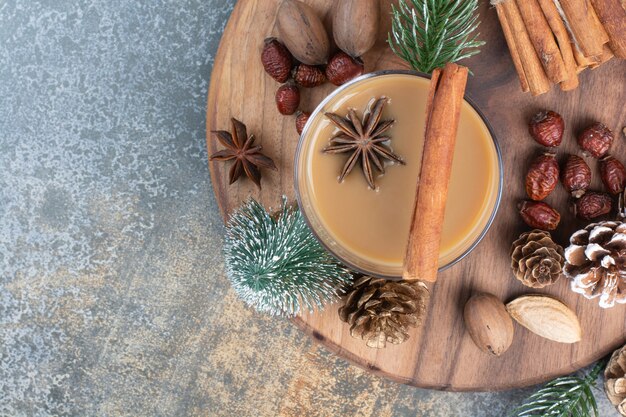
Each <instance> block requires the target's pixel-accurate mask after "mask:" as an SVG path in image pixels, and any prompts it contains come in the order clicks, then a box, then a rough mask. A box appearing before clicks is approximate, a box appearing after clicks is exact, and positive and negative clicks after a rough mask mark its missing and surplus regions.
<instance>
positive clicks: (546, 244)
mask: <svg viewBox="0 0 626 417" xmlns="http://www.w3.org/2000/svg"><path fill="white" fill-rule="evenodd" d="M564 260H565V259H564V256H563V248H562V247H561V246H560V245H557V244H556V243H554V241H553V240H552V237H551V236H550V233H548V232H545V231H543V230H533V231H531V232H526V233H522V235H521V236H520V237H519V239H517V240H516V241H515V242H513V245H512V247H511V269H513V274H515V278H517V279H518V280H520V281H521V282H522V284H524V285H526V286H527V287H532V288H543V287H545V286H547V285H551V284H554V283H555V282H556V281H557V280H558V279H559V277H560V276H561V269H562V268H563V263H564Z"/></svg>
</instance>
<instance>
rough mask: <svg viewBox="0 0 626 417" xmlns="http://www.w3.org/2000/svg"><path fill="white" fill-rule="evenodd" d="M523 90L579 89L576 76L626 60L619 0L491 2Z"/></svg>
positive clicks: (625, 13) (625, 17) (625, 19)
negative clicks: (612, 60)
mask: <svg viewBox="0 0 626 417" xmlns="http://www.w3.org/2000/svg"><path fill="white" fill-rule="evenodd" d="M491 4H493V5H494V6H495V7H496V10H497V13H498V18H499V19H500V24H501V26H502V31H503V32H504V37H505V38H506V42H507V44H508V46H509V50H510V52H511V58H512V59H513V64H514V66H515V69H516V71H517V74H518V76H519V79H520V84H521V86H522V90H523V91H524V92H527V91H530V93H531V94H532V95H534V96H538V95H540V94H544V93H546V92H548V91H549V90H550V88H551V87H552V85H553V84H558V85H559V86H560V87H561V89H562V90H563V91H569V90H573V89H575V88H576V87H578V83H579V81H578V74H579V73H580V72H581V71H583V70H585V69H586V68H591V69H594V68H597V67H598V66H600V65H601V64H603V63H604V62H606V61H608V60H610V59H611V58H613V57H617V58H621V59H625V58H626V9H625V8H624V5H623V4H622V0H491Z"/></svg>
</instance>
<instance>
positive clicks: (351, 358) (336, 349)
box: [290, 317, 613, 392]
mask: <svg viewBox="0 0 626 417" xmlns="http://www.w3.org/2000/svg"><path fill="white" fill-rule="evenodd" d="M290 321H291V322H292V323H294V324H295V325H296V326H297V327H298V328H299V329H300V330H301V331H302V332H304V333H305V334H306V335H308V336H309V337H310V338H311V339H313V341H314V342H315V343H317V344H319V345H321V346H323V347H324V348H325V349H327V350H328V351H329V352H330V353H332V354H334V355H336V356H338V357H340V358H342V359H345V360H346V361H348V362H349V363H351V364H352V365H355V366H358V367H359V368H361V369H363V370H365V371H367V372H370V373H372V374H374V375H377V376H380V377H383V378H386V379H389V380H391V381H394V382H397V383H399V384H404V385H409V386H412V387H416V388H423V389H433V390H437V391H447V392H499V391H508V390H511V389H519V388H528V387H530V386H533V385H538V384H542V383H545V382H546V381H549V380H551V379H554V378H558V377H561V376H565V375H569V374H571V373H573V372H576V371H577V370H579V369H582V368H585V367H587V366H589V365H591V364H593V363H594V362H597V361H599V360H600V359H602V358H604V357H605V356H607V355H608V354H609V353H611V352H612V351H613V349H606V351H605V352H600V353H599V354H598V353H597V352H596V354H595V355H592V357H591V358H590V360H588V361H587V359H585V360H584V361H582V363H580V362H579V363H580V365H578V364H577V365H574V366H571V367H564V368H561V369H559V370H558V371H556V372H553V373H549V374H546V375H542V376H540V377H537V378H528V379H524V380H517V381H515V382H514V383H511V384H504V385H499V386H497V387H488V386H482V385H472V386H463V385H454V386H453V385H434V384H429V383H425V382H421V381H418V380H415V379H411V378H400V377H398V376H396V375H392V374H389V373H387V372H385V371H383V370H381V369H379V368H377V367H375V366H373V365H371V364H369V363H367V362H366V361H363V360H361V358H359V357H358V356H356V355H354V354H353V353H351V352H349V351H346V350H344V349H343V348H342V347H341V346H340V345H338V344H336V343H334V342H333V341H331V340H328V339H326V338H325V337H324V336H323V335H321V334H320V333H318V332H317V331H316V330H314V329H313V328H311V327H310V326H309V325H308V324H307V323H306V322H305V321H304V320H302V318H300V317H294V318H291V319H290Z"/></svg>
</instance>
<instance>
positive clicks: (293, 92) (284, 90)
mask: <svg viewBox="0 0 626 417" xmlns="http://www.w3.org/2000/svg"><path fill="white" fill-rule="evenodd" d="M299 105H300V90H299V89H298V87H297V86H296V85H295V84H293V83H289V84H283V85H281V86H280V87H279V88H278V90H277V91H276V107H277V108H278V111H279V112H280V114H284V115H286V116H288V115H291V114H294V113H295V112H296V110H298V106H299Z"/></svg>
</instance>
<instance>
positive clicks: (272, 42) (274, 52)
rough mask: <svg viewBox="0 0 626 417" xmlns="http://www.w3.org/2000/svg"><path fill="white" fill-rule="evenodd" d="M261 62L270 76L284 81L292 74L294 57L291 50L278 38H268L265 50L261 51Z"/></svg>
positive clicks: (280, 81)
mask: <svg viewBox="0 0 626 417" xmlns="http://www.w3.org/2000/svg"><path fill="white" fill-rule="evenodd" d="M261 63H262V64H263V68H265V72H267V73H268V74H269V75H270V77H272V78H273V79H275V80H276V81H278V82H279V83H284V82H285V81H287V80H288V79H289V76H290V75H291V67H292V66H293V57H292V56H291V52H289V50H288V49H287V48H286V47H285V45H283V44H282V43H280V42H279V41H278V39H276V38H267V39H265V46H264V47H263V52H261Z"/></svg>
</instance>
